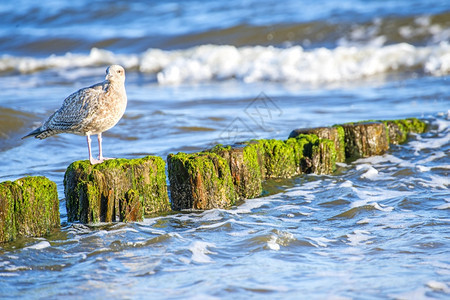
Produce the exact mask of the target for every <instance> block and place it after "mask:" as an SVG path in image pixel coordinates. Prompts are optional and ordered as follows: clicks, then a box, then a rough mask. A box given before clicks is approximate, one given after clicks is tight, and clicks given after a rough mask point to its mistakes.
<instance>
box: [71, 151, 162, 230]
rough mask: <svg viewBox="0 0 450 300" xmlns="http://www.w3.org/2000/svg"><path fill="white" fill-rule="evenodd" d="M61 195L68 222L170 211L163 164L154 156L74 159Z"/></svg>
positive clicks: (124, 218) (130, 217)
mask: <svg viewBox="0 0 450 300" xmlns="http://www.w3.org/2000/svg"><path fill="white" fill-rule="evenodd" d="M64 194H65V196H66V207H67V218H68V221H69V222H74V221H80V222H82V223H97V222H114V221H120V222H127V221H141V220H143V219H144V215H149V214H152V213H160V212H166V211H169V210H170V203H169V197H168V195H167V186H166V174H165V163H164V161H163V159H162V158H161V157H157V156H146V157H144V158H138V159H111V160H107V161H105V162H104V163H101V164H97V165H91V164H90V163H89V161H87V160H84V161H76V162H74V163H72V164H71V165H70V166H69V167H68V168H67V170H66V173H65V175H64Z"/></svg>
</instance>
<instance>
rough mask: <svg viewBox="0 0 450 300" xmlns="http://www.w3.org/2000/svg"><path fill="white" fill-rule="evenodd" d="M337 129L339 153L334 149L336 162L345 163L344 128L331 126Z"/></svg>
mask: <svg viewBox="0 0 450 300" xmlns="http://www.w3.org/2000/svg"><path fill="white" fill-rule="evenodd" d="M333 127H334V128H336V129H337V132H338V137H339V151H338V149H337V147H336V151H337V152H336V161H337V162H345V131H344V128H342V126H340V125H335V126H333Z"/></svg>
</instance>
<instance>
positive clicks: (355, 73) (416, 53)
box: [0, 42, 450, 84]
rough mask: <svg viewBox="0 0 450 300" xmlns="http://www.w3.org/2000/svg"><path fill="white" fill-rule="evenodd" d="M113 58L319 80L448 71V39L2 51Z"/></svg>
mask: <svg viewBox="0 0 450 300" xmlns="http://www.w3.org/2000/svg"><path fill="white" fill-rule="evenodd" d="M113 63H117V64H121V65H123V66H124V67H125V68H127V69H129V68H134V69H138V70H140V71H141V72H144V73H150V74H154V75H155V76H156V78H157V80H158V83H160V84H181V83H197V82H205V81H210V80H226V79H237V80H240V81H243V82H257V81H278V82H293V83H308V84H321V83H332V82H341V81H353V80H360V79H363V78H365V77H367V76H372V75H377V74H383V73H390V72H396V71H398V70H409V69H414V70H416V69H421V70H422V71H423V72H425V73H427V74H431V75H434V76H444V75H447V74H450V44H449V43H448V42H441V43H439V44H434V45H430V46H425V47H415V46H412V45H409V44H405V43H401V44H394V45H388V46H382V45H368V46H359V47H355V46H341V47H337V48H335V49H327V48H315V49H312V50H308V51H306V50H304V49H303V48H302V47H301V46H292V47H288V48H277V47H273V46H266V47H265V46H247V47H235V46H230V45H201V46H196V47H193V48H190V49H183V50H172V51H166V50H161V49H148V50H147V51H145V52H144V53H141V54H115V53H113V52H111V51H107V50H102V49H97V48H93V49H92V50H91V52H90V53H89V54H87V55H86V54H72V53H67V54H65V55H61V56H56V55H52V56H49V57H47V58H32V57H14V56H10V55H3V56H1V57H0V72H7V71H11V70H14V71H18V72H21V73H31V72H37V71H40V70H45V69H73V68H85V67H89V68H97V67H98V66H103V65H108V64H113ZM68 76H69V77H70V76H72V77H73V76H75V77H76V76H83V72H81V73H80V72H73V73H68ZM72 77H71V78H72ZM72 79H73V78H72Z"/></svg>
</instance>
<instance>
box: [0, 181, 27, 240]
mask: <svg viewBox="0 0 450 300" xmlns="http://www.w3.org/2000/svg"><path fill="white" fill-rule="evenodd" d="M21 197H22V195H21V191H20V188H19V187H18V186H17V184H15V183H13V182H11V181H5V182H2V183H0V243H1V242H6V241H12V240H13V239H15V238H16V236H17V229H16V220H15V212H14V206H15V201H16V200H15V199H18V198H21Z"/></svg>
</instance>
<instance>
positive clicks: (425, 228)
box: [0, 0, 450, 299]
mask: <svg viewBox="0 0 450 300" xmlns="http://www.w3.org/2000/svg"><path fill="white" fill-rule="evenodd" d="M449 40H450V3H449V2H448V1H445V0H428V1H419V0H408V1H407V0H403V1H397V0H396V1H394V0H386V1H374V0H369V1H362V0H349V1H333V0H319V1H313V2H310V1H298V0H292V1H290V0H288V1H253V0H248V1H233V0H232V1H164V2H163V1H114V2H113V1H84V0H81V1H39V2H38V1H26V0H23V1H21V0H19V1H17V0H16V1H8V0H6V1H2V2H1V3H0V90H1V92H0V95H1V96H0V161H1V163H0V179H1V181H4V180H15V179H17V178H20V177H22V176H26V175H45V176H47V177H49V178H50V179H51V180H53V181H55V182H56V183H57V184H58V192H59V195H60V199H61V208H60V209H61V214H62V225H63V228H62V230H61V231H60V232H58V233H56V234H54V235H52V236H50V237H48V238H42V239H33V238H30V239H21V240H19V241H16V242H13V243H6V244H3V245H1V246H0V277H1V278H2V282H1V284H0V296H1V297H2V298H8V297H10V298H24V297H26V298H48V297H50V298H59V297H67V298H84V297H92V298H105V297H110V298H114V299H121V298H149V297H154V298H196V299H198V298H206V299H209V298H211V299H214V298H230V297H233V298H249V297H253V298H264V297H266V298H281V297H283V298H285V297H287V298H299V297H300V298H312V299H314V298H317V299H323V298H333V299H334V298H336V299H346V298H349V299H352V298H367V299H370V298H400V299H422V298H429V297H430V298H447V297H448V296H449V294H450V259H449V257H450V255H449V237H450V231H449V222H450V218H449V214H448V211H449V209H450V204H449V203H450V196H449V193H448V188H449V179H448V170H449V168H450V163H449V144H450V143H449V130H448V124H449V103H450V102H449V100H450V97H449V95H450V87H449V78H450V77H449V74H450V43H449ZM110 64H121V65H123V66H124V67H125V68H126V71H127V80H126V88H127V93H128V100H129V102H128V107H127V111H126V113H125V116H124V117H123V119H122V120H121V121H120V122H119V124H118V125H117V126H116V127H114V128H113V129H111V130H110V131H108V132H106V133H105V134H104V139H103V143H104V153H105V155H106V156H110V157H111V156H112V157H125V158H136V157H141V156H144V155H148V154H152V155H160V156H162V157H164V158H165V157H166V155H167V154H169V153H173V152H178V151H186V152H193V151H199V150H202V149H206V148H208V147H210V146H211V145H213V144H215V143H225V144H227V143H232V142H235V141H239V140H247V139H250V138H280V139H284V138H287V136H288V135H289V133H290V131H291V130H292V129H295V128H299V127H313V126H328V125H333V124H336V123H343V122H348V121H359V120H364V119H393V118H405V117H419V118H426V119H428V120H429V122H430V124H431V125H432V126H431V127H432V129H431V131H430V132H429V133H427V134H425V135H422V136H414V137H413V138H412V141H411V142H410V143H409V144H407V145H403V146H399V147H393V148H392V149H391V150H390V151H389V152H388V153H387V154H386V155H383V156H379V157H373V158H370V159H364V160H363V159H361V160H357V161H355V162H351V163H350V162H349V163H348V164H343V165H341V166H340V167H339V169H338V171H337V173H336V174H334V175H332V176H315V175H308V176H302V177H298V178H295V179H291V180H283V181H274V182H271V183H270V184H267V185H266V187H265V188H266V190H267V191H269V192H270V193H271V195H270V196H267V197H262V198H258V199H251V200H247V201H246V202H245V203H243V204H242V205H240V206H237V207H235V208H233V209H230V210H212V211H207V212H203V213H202V212H198V213H185V212H184V213H179V214H173V215H170V216H164V217H158V218H148V219H146V220H145V221H144V222H140V223H134V224H121V223H119V224H101V225H98V226H84V225H80V224H69V223H67V217H66V210H65V202H64V191H63V186H62V181H63V176H64V172H65V168H66V167H67V166H68V165H69V164H70V163H71V162H72V161H75V160H80V159H86V158H87V149H86V148H87V147H86V145H85V139H84V138H82V137H79V136H72V135H60V136H56V137H52V138H48V139H46V140H43V141H39V140H33V139H28V140H21V139H20V138H21V137H22V136H23V135H25V134H26V133H28V132H29V131H30V130H31V129H33V128H34V127H36V126H38V125H39V124H40V122H42V121H44V120H45V119H46V118H47V117H48V116H49V115H50V114H51V113H52V112H53V111H54V110H56V109H57V108H59V106H60V105H61V103H62V101H63V100H64V98H65V97H66V96H68V95H69V94H70V93H72V92H74V91H76V90H77V89H79V88H82V87H85V86H87V85H91V84H93V83H96V82H99V81H102V80H103V78H104V75H105V69H106V67H107V66H108V65H110ZM94 145H95V146H94V148H95V147H96V144H94ZM94 151H96V150H94Z"/></svg>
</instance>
